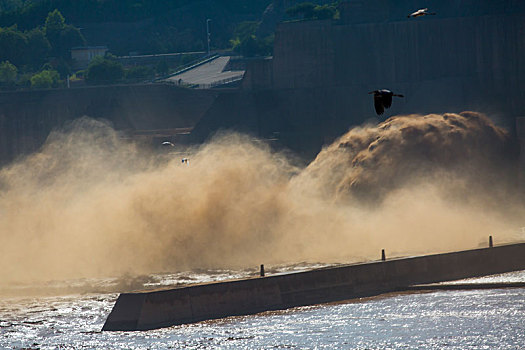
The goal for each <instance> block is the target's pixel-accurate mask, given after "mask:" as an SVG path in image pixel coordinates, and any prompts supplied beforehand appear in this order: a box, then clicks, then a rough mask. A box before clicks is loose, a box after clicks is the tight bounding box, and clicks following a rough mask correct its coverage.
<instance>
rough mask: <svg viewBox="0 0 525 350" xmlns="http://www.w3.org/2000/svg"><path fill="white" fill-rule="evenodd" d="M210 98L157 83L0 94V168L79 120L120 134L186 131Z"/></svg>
mask: <svg viewBox="0 0 525 350" xmlns="http://www.w3.org/2000/svg"><path fill="white" fill-rule="evenodd" d="M216 95H217V93H216V92H213V91H204V90H199V91H196V90H189V89H183V88H179V87H175V86H171V85H162V84H150V85H123V86H104V87H100V86H98V87H86V88H75V89H59V90H40V91H17V92H5V93H0V163H7V162H9V161H11V160H13V159H15V158H16V157H17V156H19V155H21V154H26V153H29V152H34V151H36V150H37V149H38V148H39V147H40V146H41V145H42V144H43V143H44V141H45V140H46V138H47V136H48V135H49V132H50V131H51V130H53V129H54V128H58V127H61V126H63V124H64V123H65V122H66V121H68V120H73V119H76V118H80V117H82V116H89V117H92V118H97V119H105V120H108V121H109V122H111V123H112V125H113V127H114V128H116V129H117V130H126V131H136V130H152V129H172V128H192V127H193V126H194V125H195V124H196V123H197V121H198V120H199V119H200V118H201V116H202V115H203V114H204V112H205V111H206V110H207V109H208V108H209V107H210V106H211V104H212V103H213V101H214V100H215V98H216Z"/></svg>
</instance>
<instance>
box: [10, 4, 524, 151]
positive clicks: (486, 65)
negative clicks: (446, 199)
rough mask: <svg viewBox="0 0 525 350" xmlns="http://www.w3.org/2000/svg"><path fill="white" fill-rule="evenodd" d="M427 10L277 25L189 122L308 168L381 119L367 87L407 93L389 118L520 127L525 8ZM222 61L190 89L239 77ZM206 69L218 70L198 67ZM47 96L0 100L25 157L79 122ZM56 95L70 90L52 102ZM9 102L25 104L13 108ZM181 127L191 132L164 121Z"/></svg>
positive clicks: (361, 8)
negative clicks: (54, 128)
mask: <svg viewBox="0 0 525 350" xmlns="http://www.w3.org/2000/svg"><path fill="white" fill-rule="evenodd" d="M429 6H430V5H429ZM421 7H427V6H425V2H424V1H420V0H367V1H362V0H353V1H351V2H347V3H343V4H342V7H341V20H339V21H300V22H290V23H281V24H279V25H278V27H277V30H276V33H275V47H274V56H273V59H260V60H253V61H249V62H247V71H246V73H245V77H244V79H243V81H242V84H241V89H239V90H236V91H232V90H228V91H221V92H214V100H213V101H211V103H209V104H208V102H207V101H208V100H206V102H205V103H204V105H203V106H206V108H205V109H204V110H203V109H202V108H198V109H197V110H198V113H197V114H195V115H193V116H191V117H190V118H191V119H192V120H194V121H195V123H194V124H193V125H192V126H194V128H193V130H192V133H191V135H190V139H191V141H192V142H195V143H200V142H203V141H205V140H206V139H207V138H208V137H209V136H210V135H211V134H213V133H214V132H215V131H217V130H219V129H226V128H229V129H234V130H239V131H242V132H246V133H249V134H252V135H254V136H256V137H259V138H273V135H276V134H277V133H278V134H279V141H278V142H279V144H280V145H282V146H284V147H287V148H289V149H291V150H293V151H295V152H296V153H297V154H299V155H301V156H303V158H305V160H307V161H308V160H311V159H312V158H313V157H315V155H316V154H317V153H318V152H319V150H320V149H321V147H322V146H323V145H324V144H327V143H330V142H331V141H333V140H334V139H335V138H336V137H338V136H340V135H342V134H344V133H345V132H346V131H347V130H348V129H349V128H350V127H352V126H354V125H356V124H361V123H363V122H364V121H365V120H370V119H371V118H377V116H376V114H375V112H374V107H373V103H372V101H371V98H370V96H369V95H367V92H368V91H371V90H375V89H378V88H390V89H392V90H394V91H399V92H400V93H403V94H404V95H405V96H406V97H405V98H404V99H399V100H396V102H395V103H394V104H393V106H392V108H390V109H389V110H388V113H386V114H385V115H384V118H387V117H389V116H391V115H396V114H405V113H406V114H412V113H422V114H426V113H445V112H461V111H465V110H474V111H479V112H482V113H485V114H487V115H488V116H489V117H490V118H491V119H492V120H494V121H495V122H496V123H497V124H498V125H499V126H503V127H505V128H507V129H508V130H510V131H511V132H514V131H515V127H516V122H515V118H516V116H525V104H523V103H522V101H525V89H523V88H522V86H524V85H525V41H524V40H523V33H525V2H523V1H519V0H501V1H492V0H476V1H475V0H462V1H453V0H445V1H440V2H436V3H433V5H432V11H435V12H437V13H438V14H437V15H436V16H428V17H423V18H417V19H408V18H406V15H407V14H408V13H410V12H411V11H412V10H413V9H417V8H421ZM221 60H224V58H223V59H221ZM219 62H220V61H217V62H216V63H217V64H216V66H215V67H213V69H212V72H211V73H210V72H207V73H203V75H204V77H202V76H201V77H199V74H200V73H199V74H197V72H193V73H191V74H193V77H191V79H190V78H188V80H189V82H190V83H191V84H196V85H199V84H200V85H201V86H202V87H211V86H213V84H215V83H217V82H220V81H221V80H222V79H234V78H235V79H236V78H237V77H236V76H235V75H232V76H223V75H222V74H224V72H222V70H224V69H227V68H224V67H227V66H223V65H222V64H218V63H219ZM223 63H224V62H223ZM210 66H213V65H210ZM206 68H211V67H203V68H202V69H206ZM213 72H214V73H213ZM201 73H202V72H201ZM188 74H190V73H189V72H188ZM214 74H218V76H217V75H214ZM228 74H230V73H228ZM179 79H181V82H182V81H184V79H186V78H185V77H184V76H179V77H174V78H172V80H173V81H174V82H178V81H179ZM201 79H204V80H201ZM163 89H164V88H162V89H161V88H158V87H154V86H153V85H151V86H144V87H143V88H141V90H140V91H141V92H143V93H144V94H145V95H146V96H147V97H145V99H148V100H149V99H150V96H151V94H153V93H155V92H156V91H159V90H163ZM135 90H136V89H135ZM137 91H138V90H137ZM148 91H150V92H148ZM41 94H42V92H34V93H25V92H24V93H18V95H16V94H15V95H9V96H5V97H2V96H0V102H1V101H4V100H6V101H7V104H0V123H1V122H2V118H4V120H5V122H4V123H5V124H3V126H6V127H15V126H16V125H24V126H23V127H22V126H21V127H19V129H17V130H16V132H15V131H14V130H7V131H5V133H6V134H7V135H13V134H15V133H16V134H17V135H18V138H17V139H13V138H12V137H10V140H9V141H5V142H6V143H8V145H9V146H8V147H12V148H13V149H14V148H15V147H16V149H24V150H25V149H26V148H25V147H18V145H17V143H22V142H23V143H24V144H28V143H30V142H34V143H35V145H36V144H39V143H41V140H42V139H45V136H44V137H40V136H39V138H37V139H35V137H34V131H33V130H34V129H40V126H39V125H40V124H41V123H47V120H49V116H48V114H53V115H54V116H55V118H56V119H55V120H56V122H57V123H60V122H61V121H62V120H64V118H69V116H71V115H72V113H69V112H67V111H65V110H64V109H65V107H64V106H62V103H63V102H62V101H63V100H62V98H61V97H60V98H59V97H57V99H56V101H55V102H54V107H53V108H55V109H56V111H53V110H52V109H50V108H52V107H51V106H52V104H51V101H50V99H48V100H47V102H48V103H46V104H45V105H43V106H42V107H41V108H36V105H35V103H36V102H37V101H40V97H39V96H40V95H41ZM47 94H48V95H49V96H50V95H54V94H51V93H47ZM61 94H62V95H65V94H66V93H63V92H61V93H56V94H55V95H54V96H58V95H61ZM93 95H94V94H93V92H92V91H91V90H90V89H89V88H87V89H85V90H83V91H82V92H80V91H77V92H76V93H75V94H70V96H72V97H73V96H74V98H76V99H78V101H71V104H69V102H68V103H67V105H68V106H69V107H68V108H71V109H75V110H77V108H76V107H74V105H75V104H79V105H86V104H90V105H93V106H94V105H96V103H97V101H95V100H94V99H92V96H93ZM190 95H192V96H195V99H198V98H199V96H202V95H199V93H198V92H197V91H195V90H193V92H186V96H190ZM14 96H17V97H16V98H14ZM24 96H25V97H24ZM166 96H167V95H162V96H161V95H159V98H161V97H162V98H164V97H166ZM99 97H100V103H101V104H102V105H107V98H106V97H105V96H101V95H100V96H99ZM97 98H98V97H97ZM134 99H137V100H140V99H141V96H139V95H136V94H135V95H134ZM195 99H194V98H191V100H192V101H195ZM11 100H16V101H18V102H19V105H18V106H17V107H16V108H14V107H13V106H12V104H11V103H10V101H11ZM26 101H27V103H26ZM177 101H179V100H177ZM170 103H171V102H170ZM170 103H166V104H170ZM182 103H184V102H182ZM196 103H199V102H198V101H197V102H196ZM172 104H173V105H176V104H175V103H174V102H173V103H172ZM184 104H185V105H187V104H186V103H184ZM113 106H114V107H112V108H106V109H102V108H98V107H93V109H95V110H96V111H97V113H96V115H93V113H91V111H90V110H88V111H86V113H85V114H87V115H92V116H96V117H98V118H106V119H110V120H112V119H113V118H116V114H117V113H116V110H115V109H116V108H120V107H119V105H118V104H113ZM144 106H151V105H150V104H149V103H146V104H144ZM152 108H156V107H155V106H152ZM138 111H144V113H146V115H147V116H148V118H149V119H148V120H150V121H151V123H152V124H160V123H157V122H156V118H157V117H156V116H155V113H150V112H149V111H148V110H147V109H144V108H140V109H138ZM64 113H65V114H66V115H67V116H63V114H64ZM127 113H131V114H132V115H133V117H130V118H138V117H137V116H136V113H135V111H131V110H129V109H127V108H125V109H123V111H122V113H121V114H122V115H123V117H119V118H128V117H127V116H126V114H127ZM165 113H167V112H165V111H164V112H163V113H162V114H161V115H165ZM162 118H163V117H162ZM376 120H382V119H376ZM57 125H59V124H57ZM16 127H17V128H18V126H16ZM177 127H188V125H171V126H169V128H177ZM141 129H145V128H143V127H141ZM151 129H158V127H157V126H152V127H151ZM26 130H27V132H25V131H26ZM13 142H14V143H15V145H14V146H11V145H12V144H13ZM3 152H7V153H9V154H11V153H13V152H15V151H14V150H13V151H11V150H8V151H4V150H3V149H2V147H0V154H2V153H3ZM15 153H16V152H15Z"/></svg>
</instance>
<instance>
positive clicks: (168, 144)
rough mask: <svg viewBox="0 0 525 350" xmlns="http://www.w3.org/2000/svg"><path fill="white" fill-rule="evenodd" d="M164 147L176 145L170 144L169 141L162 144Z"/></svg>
mask: <svg viewBox="0 0 525 350" xmlns="http://www.w3.org/2000/svg"><path fill="white" fill-rule="evenodd" d="M162 145H163V146H170V147H175V145H174V144H173V143H171V142H169V141H164V142H163V143H162Z"/></svg>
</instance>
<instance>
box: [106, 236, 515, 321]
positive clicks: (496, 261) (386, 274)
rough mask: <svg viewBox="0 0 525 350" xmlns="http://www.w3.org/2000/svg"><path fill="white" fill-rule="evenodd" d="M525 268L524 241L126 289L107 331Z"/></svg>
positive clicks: (111, 316) (207, 317) (292, 305)
mask: <svg viewBox="0 0 525 350" xmlns="http://www.w3.org/2000/svg"><path fill="white" fill-rule="evenodd" d="M523 269H525V243H521V244H512V245H505V246H498V247H492V248H484V249H475V250H468V251H461V252H454V253H446V254H436V255H428V256H418V257H411V258H401V259H393V260H386V261H378V262H372V263H364V264H355V265H348V266H341V267H334V268H325V269H318V270H312V271H306V272H300V273H292V274H285V275H276V276H268V277H261V278H252V279H243V280H235V281H227V282H220V283H210V284H203V285H196V286H189V287H184V288H177V289H171V290H162V291H154V292H143V293H125V294H121V295H120V296H119V298H118V299H117V302H116V304H115V306H114V307H113V310H112V311H111V313H110V314H109V316H108V318H107V320H106V323H105V324H104V327H103V330H107V331H119V330H127V331H131V330H147V329H154V328H161V327H167V326H171V325H178V324H184V323H192V322H199V321H203V320H208V319H214V318H222V317H228V316H234V315H248V314H254V313H258V312H262V311H267V310H279V309H286V308H290V307H295V306H302V305H312V304H319V303H326V302H333V301H340V300H346V299H351V298H358V297H366V296H373V295H378V294H381V293H386V292H392V291H399V290H403V289H404V288H406V287H409V286H411V285H416V284H425V283H435V282H442V281H449V280H457V279H462V278H468V277H476V276H483V275H490V274H497V273H503V272H510V271H517V270H523Z"/></svg>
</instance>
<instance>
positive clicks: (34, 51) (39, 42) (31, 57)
mask: <svg viewBox="0 0 525 350" xmlns="http://www.w3.org/2000/svg"><path fill="white" fill-rule="evenodd" d="M26 38H27V49H26V51H27V63H28V64H30V65H31V66H32V67H33V69H38V68H39V67H41V66H42V65H43V64H44V63H45V62H46V61H47V58H48V56H49V53H50V52H51V45H50V44H49V41H48V40H47V38H46V36H45V34H44V31H43V30H42V29H40V28H35V29H33V30H30V31H29V32H27V33H26Z"/></svg>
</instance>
